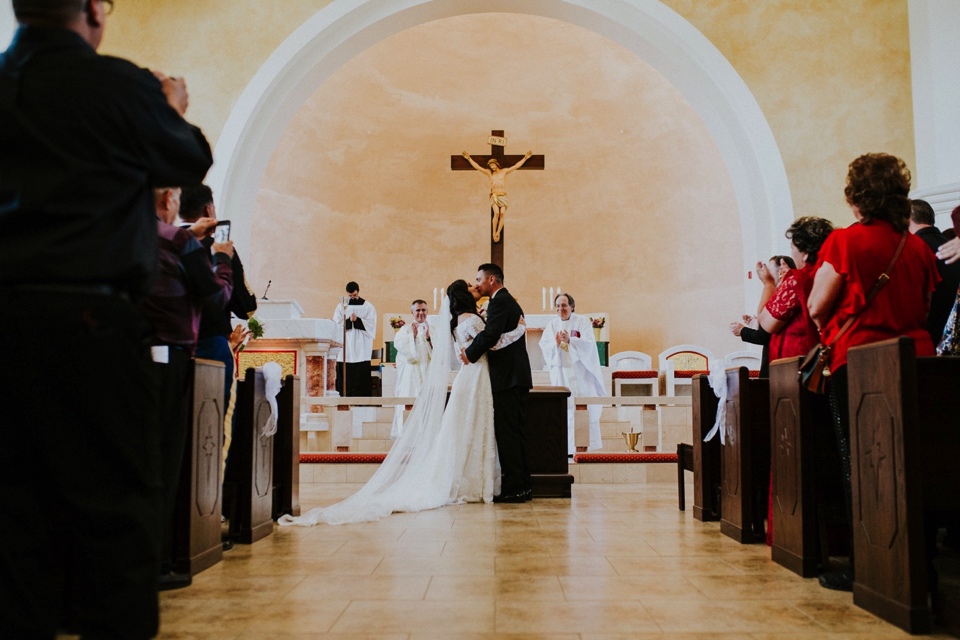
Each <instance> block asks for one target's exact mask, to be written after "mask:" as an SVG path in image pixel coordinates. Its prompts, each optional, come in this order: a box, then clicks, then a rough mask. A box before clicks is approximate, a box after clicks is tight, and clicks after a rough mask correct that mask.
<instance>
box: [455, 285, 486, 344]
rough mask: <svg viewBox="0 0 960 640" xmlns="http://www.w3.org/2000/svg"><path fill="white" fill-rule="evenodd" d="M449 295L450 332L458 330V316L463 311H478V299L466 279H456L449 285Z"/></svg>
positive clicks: (474, 312) (475, 312)
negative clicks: (474, 296)
mask: <svg viewBox="0 0 960 640" xmlns="http://www.w3.org/2000/svg"><path fill="white" fill-rule="evenodd" d="M447 297H448V298H450V333H454V332H455V331H456V330H457V318H459V317H460V314H461V313H473V314H476V315H480V314H478V313H477V301H476V300H474V299H473V294H471V293H470V289H469V288H468V287H467V282H466V280H454V281H453V282H451V283H450V286H449V287H447Z"/></svg>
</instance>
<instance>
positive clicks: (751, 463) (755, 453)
mask: <svg viewBox="0 0 960 640" xmlns="http://www.w3.org/2000/svg"><path fill="white" fill-rule="evenodd" d="M726 375H727V402H726V407H727V411H726V420H725V431H724V434H725V435H724V440H725V442H724V443H723V445H721V447H722V451H721V501H722V503H723V509H722V511H721V517H720V531H721V533H723V534H724V535H727V536H729V537H731V538H733V539H734V540H737V541H738V542H741V543H747V542H757V541H759V540H763V538H764V530H763V516H764V515H765V513H766V497H767V489H768V487H769V484H770V482H769V479H770V381H769V380H766V379H759V380H751V379H750V372H749V370H748V369H747V368H746V367H738V368H731V369H727V371H726Z"/></svg>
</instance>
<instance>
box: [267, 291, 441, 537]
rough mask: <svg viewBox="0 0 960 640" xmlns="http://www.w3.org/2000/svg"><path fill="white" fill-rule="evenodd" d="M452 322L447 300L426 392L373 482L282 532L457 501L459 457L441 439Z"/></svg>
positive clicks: (293, 520)
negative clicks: (295, 526)
mask: <svg viewBox="0 0 960 640" xmlns="http://www.w3.org/2000/svg"><path fill="white" fill-rule="evenodd" d="M450 318H451V316H450V301H449V298H447V297H446V296H444V298H443V304H442V305H441V307H440V316H439V322H438V324H437V325H436V326H435V327H432V328H431V332H430V339H431V342H432V343H433V353H432V355H431V357H430V365H429V366H428V367H427V375H426V378H425V380H424V383H423V389H422V391H421V392H420V395H419V396H418V397H417V399H416V401H415V402H414V404H413V410H412V411H411V412H410V415H409V416H408V418H407V421H406V423H405V424H404V427H403V431H402V434H401V436H400V437H399V438H397V439H396V440H395V441H394V443H393V446H392V447H391V449H390V452H389V453H388V454H387V457H386V459H385V460H384V461H383V463H382V464H381V465H380V468H379V469H377V471H376V473H374V475H373V477H371V478H370V480H369V481H368V482H367V483H366V484H365V485H364V486H363V487H362V488H361V489H360V490H359V491H357V492H356V493H355V494H353V495H352V496H350V497H349V498H347V499H345V500H343V501H342V502H338V503H336V504H334V505H331V506H329V507H323V508H317V509H311V510H310V511H308V512H307V513H305V514H303V515H302V516H299V517H292V516H283V517H281V518H280V520H279V521H278V522H279V524H280V525H281V526H284V525H301V526H311V525H315V524H319V523H321V522H324V523H327V524H345V523H349V522H368V521H371V520H379V519H380V518H382V517H384V516H387V515H390V514H391V513H393V512H396V511H422V510H424V509H433V508H436V507H440V506H443V505H444V504H447V503H449V502H451V501H452V500H454V499H455V494H456V487H454V484H455V482H456V479H455V477H454V476H455V468H456V466H457V465H456V461H455V457H456V456H453V455H451V453H452V452H451V451H447V450H445V449H447V448H448V447H445V446H444V443H445V442H448V441H449V439H446V438H442V437H440V436H441V426H442V424H443V420H442V418H443V411H444V406H445V404H446V400H447V381H448V379H449V373H450V362H451V357H452V355H453V345H454V343H453V336H452V335H451V333H450Z"/></svg>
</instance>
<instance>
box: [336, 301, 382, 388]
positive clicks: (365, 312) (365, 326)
mask: <svg viewBox="0 0 960 640" xmlns="http://www.w3.org/2000/svg"><path fill="white" fill-rule="evenodd" d="M347 294H348V296H349V297H348V299H347V301H346V302H347V304H346V306H344V305H343V304H338V305H337V308H336V309H335V310H334V312H333V321H334V322H336V323H337V324H338V325H340V326H341V327H343V324H344V322H346V325H347V335H346V344H345V345H344V347H343V349H342V350H341V351H340V355H339V356H337V362H343V361H344V359H343V356H344V352H346V356H347V359H346V362H347V380H346V389H344V381H343V366H342V365H338V366H337V391H339V392H340V395H341V396H342V397H344V396H346V397H369V396H371V395H373V387H372V380H371V376H370V356H371V355H372V353H373V336H374V335H375V334H376V331H377V310H376V309H375V308H374V306H373V305H372V304H370V303H369V302H367V301H366V300H364V299H363V298H361V297H360V285H358V284H357V283H356V282H348V283H347ZM341 331H342V329H341Z"/></svg>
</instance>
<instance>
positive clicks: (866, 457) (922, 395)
mask: <svg viewBox="0 0 960 640" xmlns="http://www.w3.org/2000/svg"><path fill="white" fill-rule="evenodd" d="M847 365H848V366H847V370H848V376H849V385H850V386H849V389H850V453H851V477H852V486H853V529H854V537H853V547H854V557H855V559H856V580H855V582H854V585H853V601H854V603H855V604H857V605H858V606H860V607H863V608H864V609H866V610H867V611H870V612H871V613H873V614H875V615H877V616H879V617H881V618H883V619H884V620H886V621H887V622H890V623H892V624H895V625H897V626H898V627H900V628H902V629H904V630H906V631H908V632H910V633H926V632H928V631H929V630H930V628H931V619H930V612H929V610H928V607H927V596H928V589H927V567H926V559H925V547H924V531H923V516H924V510H925V509H944V510H949V509H958V508H960V491H958V487H960V465H958V463H957V460H958V457H960V428H958V416H960V395H958V393H957V390H958V389H960V358H918V357H916V353H915V349H914V344H913V340H911V339H909V338H897V339H894V340H885V341H883V342H877V343H874V344H870V345H863V346H860V347H856V348H853V349H850V351H849V353H848V363H847Z"/></svg>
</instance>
